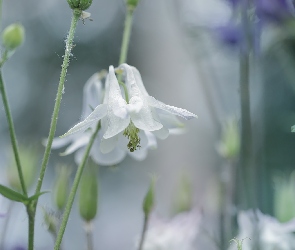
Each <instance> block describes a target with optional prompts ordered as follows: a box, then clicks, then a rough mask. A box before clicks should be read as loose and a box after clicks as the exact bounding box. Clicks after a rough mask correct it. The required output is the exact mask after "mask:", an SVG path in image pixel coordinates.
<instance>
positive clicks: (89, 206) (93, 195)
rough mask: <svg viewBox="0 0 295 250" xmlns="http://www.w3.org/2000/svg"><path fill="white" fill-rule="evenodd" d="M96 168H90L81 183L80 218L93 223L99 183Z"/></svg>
mask: <svg viewBox="0 0 295 250" xmlns="http://www.w3.org/2000/svg"><path fill="white" fill-rule="evenodd" d="M95 167H96V166H89V168H88V169H87V170H86V171H85V172H84V174H83V176H82V179H81V182H80V197H79V208H80V216H81V217H82V218H83V219H84V220H85V221H86V222H90V221H92V220H93V219H94V218H95V216H96V212H97V203H98V181H97V175H96V170H95Z"/></svg>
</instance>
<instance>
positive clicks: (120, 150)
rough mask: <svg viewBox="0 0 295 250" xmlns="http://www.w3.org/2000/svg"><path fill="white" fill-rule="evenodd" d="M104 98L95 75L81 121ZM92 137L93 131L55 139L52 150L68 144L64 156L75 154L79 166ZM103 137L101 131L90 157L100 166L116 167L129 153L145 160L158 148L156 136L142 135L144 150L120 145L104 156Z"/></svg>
mask: <svg viewBox="0 0 295 250" xmlns="http://www.w3.org/2000/svg"><path fill="white" fill-rule="evenodd" d="M103 96H104V88H103V84H102V82H101V80H100V76H99V74H98V73H95V74H94V75H92V76H91V77H90V78H89V80H88V81H87V82H86V84H85V86H84V90H83V108H82V115H81V119H82V120H84V119H85V118H86V117H88V116H89V115H90V114H91V112H92V111H93V110H94V108H95V107H96V106H97V105H99V104H101V103H102V101H103ZM92 126H93V127H95V126H96V124H95V123H94V124H93V125H92ZM91 135H92V132H91V130H88V131H85V132H84V131H80V132H78V133H75V134H72V135H69V136H67V137H64V138H55V139H54V140H53V144H52V148H53V149H56V148H61V147H64V146H66V145H68V144H70V146H68V147H67V148H66V150H65V152H64V153H62V155H68V154H72V153H74V152H76V153H75V161H76V163H77V164H79V163H80V162H81V160H82V157H83V155H84V152H85V149H86V146H87V144H88V142H89V140H90V137H91ZM102 136H103V132H102V130H100V131H99V133H98V136H97V138H96V139H95V141H94V143H93V146H92V149H91V151H90V157H91V158H92V160H93V161H94V162H96V163H97V164H99V165H106V166H110V165H115V164H118V163H119V162H121V161H122V160H123V159H124V158H125V156H126V154H127V153H129V154H130V155H131V156H132V157H133V158H135V159H137V160H143V159H144V158H145V157H146V155H147V150H148V148H156V147H157V141H156V139H155V136H154V135H153V134H151V133H148V132H147V133H142V134H141V136H142V141H143V147H142V150H140V151H138V152H135V153H132V154H131V153H130V152H129V151H128V150H126V144H125V145H124V147H123V145H118V146H116V147H115V148H114V149H113V150H111V151H110V152H108V153H105V154H103V153H102V152H101V151H100V142H101V139H102Z"/></svg>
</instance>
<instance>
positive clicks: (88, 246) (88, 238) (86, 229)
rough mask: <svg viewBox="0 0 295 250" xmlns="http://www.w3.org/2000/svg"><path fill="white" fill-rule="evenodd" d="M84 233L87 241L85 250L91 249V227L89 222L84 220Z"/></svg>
mask: <svg viewBox="0 0 295 250" xmlns="http://www.w3.org/2000/svg"><path fill="white" fill-rule="evenodd" d="M85 233H86V241H87V250H93V249H94V247H93V228H92V223H91V222H86V224H85Z"/></svg>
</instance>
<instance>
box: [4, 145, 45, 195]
mask: <svg viewBox="0 0 295 250" xmlns="http://www.w3.org/2000/svg"><path fill="white" fill-rule="evenodd" d="M19 154H20V160H21V163H22V172H23V177H24V182H25V185H26V188H27V189H29V188H30V187H31V186H32V184H33V182H34V181H35V179H36V173H37V171H36V168H37V166H38V160H39V159H38V151H37V150H36V149H35V148H32V147H31V148H30V147H25V146H24V145H20V147H19ZM7 178H8V182H9V185H10V186H11V187H12V188H13V189H15V190H18V191H21V190H22V186H21V183H20V180H19V174H18V171H17V167H16V163H15V159H14V155H13V154H11V155H10V156H9V164H8V168H7Z"/></svg>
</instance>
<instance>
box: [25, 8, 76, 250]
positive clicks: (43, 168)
mask: <svg viewBox="0 0 295 250" xmlns="http://www.w3.org/2000/svg"><path fill="white" fill-rule="evenodd" d="M80 16H81V10H78V9H75V10H73V17H72V21H71V27H70V31H69V34H68V37H67V40H66V49H65V55H64V59H63V64H62V69H61V74H60V79H59V85H58V90H57V94H56V99H55V105H54V110H53V114H52V118H51V124H50V130H49V136H48V141H47V145H46V148H45V152H44V156H43V160H42V164H41V170H40V174H39V178H38V183H37V187H36V190H35V194H38V193H39V192H40V190H41V187H42V183H43V179H44V175H45V172H46V167H47V164H48V161H49V156H50V152H51V146H52V141H53V138H54V135H55V130H56V124H57V119H58V114H59V109H60V104H61V98H62V93H63V88H64V83H65V79H66V75H67V69H68V66H69V61H70V56H71V51H72V48H73V39H74V35H75V31H76V27H77V22H78V20H79V18H80ZM37 203H38V199H37V200H36V201H34V202H33V203H32V204H29V205H28V206H27V212H28V215H29V249H28V250H34V231H35V228H34V224H35V214H36V208H37Z"/></svg>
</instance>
